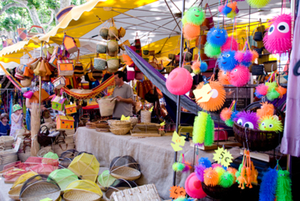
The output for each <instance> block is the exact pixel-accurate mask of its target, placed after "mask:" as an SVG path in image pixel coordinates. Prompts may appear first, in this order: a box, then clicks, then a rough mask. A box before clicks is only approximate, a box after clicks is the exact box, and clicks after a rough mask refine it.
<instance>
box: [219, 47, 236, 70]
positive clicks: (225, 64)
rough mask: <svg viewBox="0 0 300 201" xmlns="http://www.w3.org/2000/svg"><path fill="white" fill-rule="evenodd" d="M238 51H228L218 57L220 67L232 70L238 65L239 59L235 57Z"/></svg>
mask: <svg viewBox="0 0 300 201" xmlns="http://www.w3.org/2000/svg"><path fill="white" fill-rule="evenodd" d="M235 53H236V51H226V52H223V53H222V54H221V56H220V57H219V58H218V63H219V67H220V69H221V70H223V71H226V72H228V71H231V70H232V69H234V68H235V67H236V65H238V61H237V60H236V59H235V57H234V56H235Z"/></svg>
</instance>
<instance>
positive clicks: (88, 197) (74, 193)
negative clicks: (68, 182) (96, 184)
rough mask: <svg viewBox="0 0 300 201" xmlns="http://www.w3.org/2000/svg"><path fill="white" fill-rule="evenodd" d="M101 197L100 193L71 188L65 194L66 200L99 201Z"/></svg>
mask: <svg viewBox="0 0 300 201" xmlns="http://www.w3.org/2000/svg"><path fill="white" fill-rule="evenodd" d="M100 198H101V196H100V195H97V194H96V193H93V192H91V191H84V190H69V191H67V192H66V193H65V194H64V199H65V201H98V200H100Z"/></svg>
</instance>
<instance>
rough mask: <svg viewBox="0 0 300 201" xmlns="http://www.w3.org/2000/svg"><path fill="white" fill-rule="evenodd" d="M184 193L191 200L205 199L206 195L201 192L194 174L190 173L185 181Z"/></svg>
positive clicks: (199, 184)
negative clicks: (191, 198)
mask: <svg viewBox="0 0 300 201" xmlns="http://www.w3.org/2000/svg"><path fill="white" fill-rule="evenodd" d="M185 191H186V193H187V194H188V195H189V196H191V197H193V198H197V199H200V198H205V197H206V193H205V192H204V191H203V190H202V184H201V181H200V180H199V179H198V178H197V176H196V173H194V172H193V173H192V174H190V175H189V176H188V178H187V179H186V180H185Z"/></svg>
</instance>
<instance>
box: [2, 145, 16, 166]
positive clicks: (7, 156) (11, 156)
mask: <svg viewBox="0 0 300 201" xmlns="http://www.w3.org/2000/svg"><path fill="white" fill-rule="evenodd" d="M17 160H18V155H17V152H16V151H15V150H14V149H8V150H5V151H0V165H4V164H8V163H12V162H15V161H17Z"/></svg>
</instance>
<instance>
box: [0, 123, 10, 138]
mask: <svg viewBox="0 0 300 201" xmlns="http://www.w3.org/2000/svg"><path fill="white" fill-rule="evenodd" d="M9 129H10V127H9V125H8V124H6V126H4V125H3V123H2V122H1V121H0V136H7V131H8V130H9Z"/></svg>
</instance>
